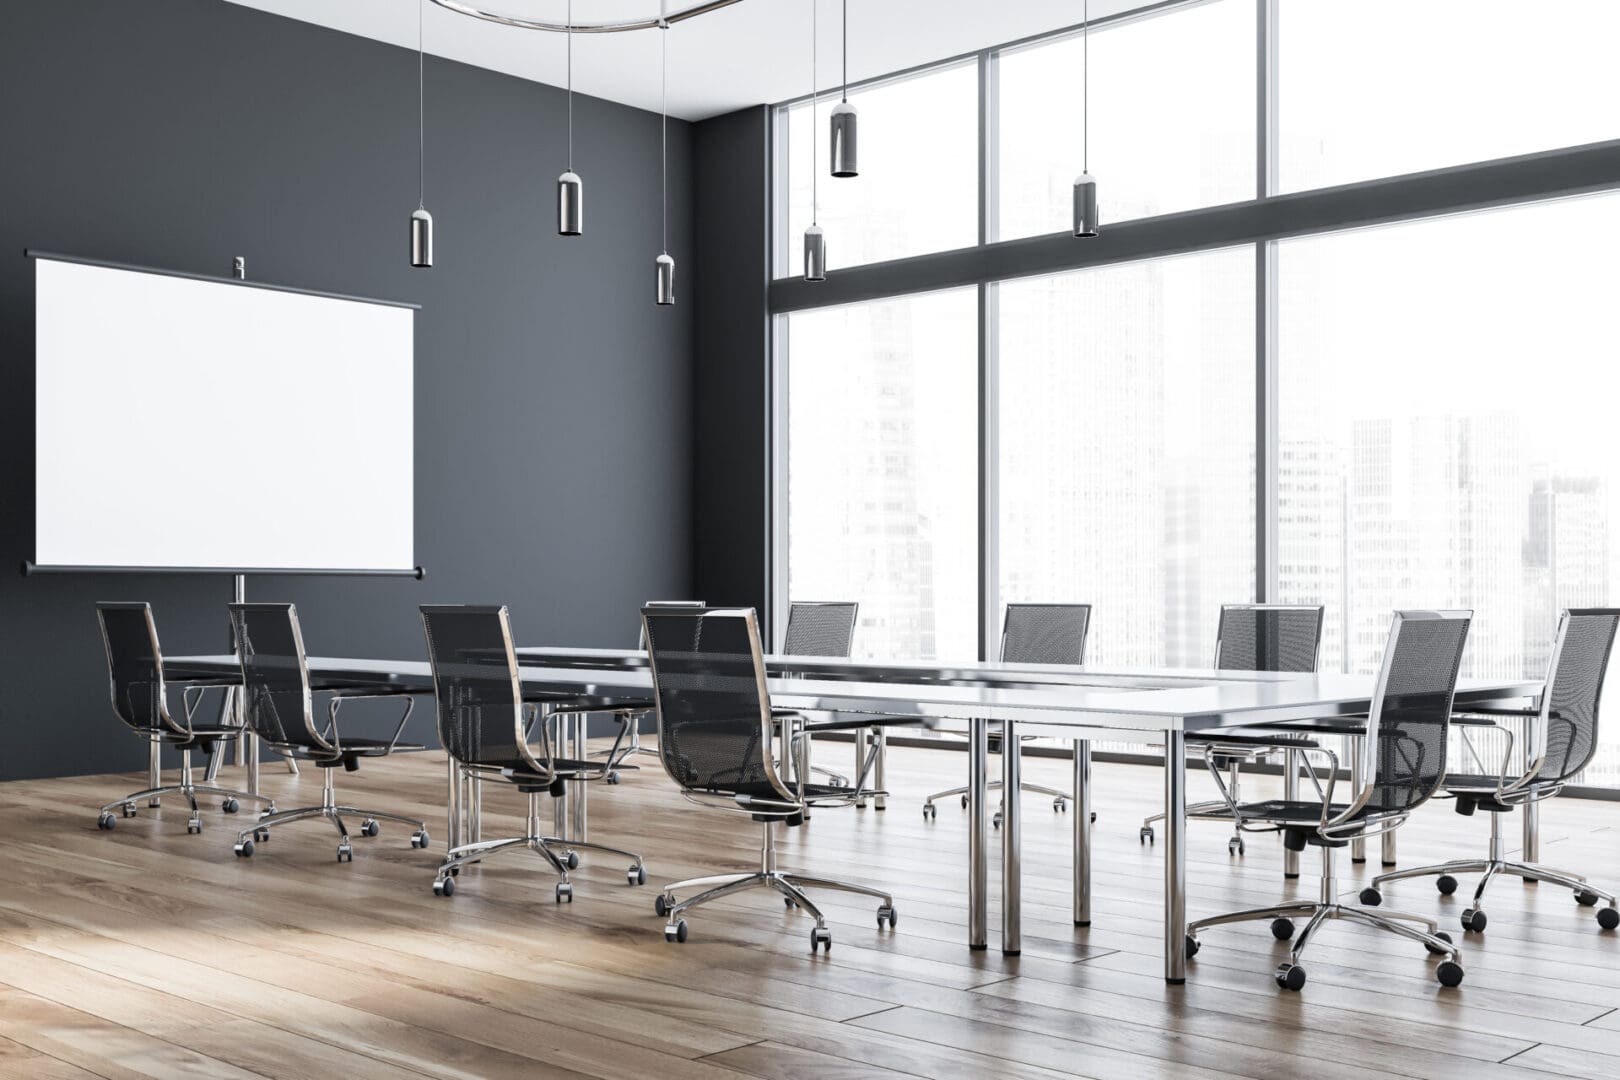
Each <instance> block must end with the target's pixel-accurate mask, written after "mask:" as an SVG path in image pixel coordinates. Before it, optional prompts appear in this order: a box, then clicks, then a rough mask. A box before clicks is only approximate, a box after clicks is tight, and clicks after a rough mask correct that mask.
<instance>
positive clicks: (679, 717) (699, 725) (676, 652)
mask: <svg viewBox="0 0 1620 1080" xmlns="http://www.w3.org/2000/svg"><path fill="white" fill-rule="evenodd" d="M641 619H642V625H643V626H644V627H645V628H646V633H647V644H648V650H647V652H648V657H649V658H650V660H651V662H652V679H653V693H654V696H655V697H656V699H657V702H658V754H659V756H660V757H661V758H662V759H663V762H664V768H665V769H666V770H667V771H668V772H669V775H670V776H671V777H673V778H674V780H675V782H676V783H678V784H680V785H681V786H682V787H684V788H687V789H689V790H693V791H705V792H723V793H733V792H735V793H741V794H755V795H764V796H767V797H779V798H791V795H790V794H789V793H788V792H786V791H784V790H782V789H781V788H780V787H779V786H778V785H777V784H776V783H775V782H773V778H774V776H775V767H774V765H773V764H771V763H770V762H769V757H768V755H769V753H770V725H769V719H768V718H769V716H770V701H769V699H768V698H767V697H766V696H765V695H764V693H763V689H762V688H763V686H764V681H765V662H764V658H763V657H762V655H761V648H760V643H759V627H758V625H757V624H756V622H755V620H754V613H753V611H752V610H751V609H747V608H742V609H738V608H729V609H728V608H710V609H708V610H707V611H673V610H670V609H668V608H662V609H661V608H655V607H647V608H643V609H642V612H641Z"/></svg>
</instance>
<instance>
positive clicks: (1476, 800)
mask: <svg viewBox="0 0 1620 1080" xmlns="http://www.w3.org/2000/svg"><path fill="white" fill-rule="evenodd" d="M1500 781H1501V777H1499V776H1475V775H1472V774H1469V773H1447V774H1446V783H1445V789H1446V790H1447V791H1448V792H1450V793H1451V794H1452V795H1455V796H1456V797H1457V801H1456V803H1454V804H1453V808H1454V809H1455V810H1456V811H1457V813H1459V814H1462V815H1463V816H1464V817H1467V816H1469V815H1470V814H1472V813H1473V812H1474V811H1476V810H1483V811H1485V812H1486V813H1487V814H1511V813H1513V810H1514V807H1513V806H1512V805H1510V804H1508V803H1504V802H1500V801H1499V800H1498V799H1497V798H1496V786H1497V784H1498V783H1499V782H1500Z"/></svg>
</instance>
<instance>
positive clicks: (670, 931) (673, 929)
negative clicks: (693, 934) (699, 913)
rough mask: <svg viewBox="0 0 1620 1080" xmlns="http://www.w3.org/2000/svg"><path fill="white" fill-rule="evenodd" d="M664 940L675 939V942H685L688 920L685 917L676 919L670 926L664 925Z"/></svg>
mask: <svg viewBox="0 0 1620 1080" xmlns="http://www.w3.org/2000/svg"><path fill="white" fill-rule="evenodd" d="M664 940H665V941H675V942H685V941H686V920H685V919H676V920H675V921H674V922H672V923H670V924H669V925H668V926H666V927H664Z"/></svg>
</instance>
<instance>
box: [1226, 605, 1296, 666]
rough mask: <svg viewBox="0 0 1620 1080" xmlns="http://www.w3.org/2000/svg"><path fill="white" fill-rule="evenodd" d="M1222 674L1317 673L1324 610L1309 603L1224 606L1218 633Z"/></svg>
mask: <svg viewBox="0 0 1620 1080" xmlns="http://www.w3.org/2000/svg"><path fill="white" fill-rule="evenodd" d="M1216 637H1217V641H1216V645H1215V667H1216V669H1217V670H1220V671H1315V670H1316V653H1317V648H1318V646H1320V644H1321V642H1322V609H1321V607H1319V606H1314V605H1306V604H1297V605H1296V604H1287V605H1284V604H1225V605H1223V606H1222V607H1221V622H1220V628H1219V629H1218V630H1217V631H1216Z"/></svg>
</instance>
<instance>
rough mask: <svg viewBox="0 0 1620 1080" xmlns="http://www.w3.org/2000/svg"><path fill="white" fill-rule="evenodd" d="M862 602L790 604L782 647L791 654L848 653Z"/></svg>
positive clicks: (844, 654)
mask: <svg viewBox="0 0 1620 1080" xmlns="http://www.w3.org/2000/svg"><path fill="white" fill-rule="evenodd" d="M859 610H860V605H859V604H853V603H844V602H824V603H804V602H799V603H795V604H793V605H792V606H791V607H789V608H788V623H787V633H786V635H784V636H783V639H782V651H783V652H784V653H786V654H787V655H789V656H848V655H849V650H850V646H851V645H852V644H853V643H854V641H855V616H856V613H857V612H858V611H859Z"/></svg>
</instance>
